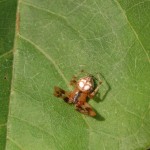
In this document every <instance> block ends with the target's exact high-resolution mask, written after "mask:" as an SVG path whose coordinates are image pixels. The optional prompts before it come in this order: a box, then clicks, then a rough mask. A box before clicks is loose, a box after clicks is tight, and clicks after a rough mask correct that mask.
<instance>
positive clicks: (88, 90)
mask: <svg viewBox="0 0 150 150" xmlns="http://www.w3.org/2000/svg"><path fill="white" fill-rule="evenodd" d="M81 72H83V71H81ZM77 77H78V76H74V77H73V78H72V80H71V81H70V85H72V86H73V87H74V90H73V91H70V92H68V91H65V90H63V89H61V88H59V87H57V86H55V87H54V96H56V97H60V98H62V99H63V100H64V101H65V102H66V103H73V104H74V105H75V109H76V110H77V111H79V112H80V113H83V114H85V115H89V116H92V117H93V116H96V112H95V111H94V110H93V109H92V107H91V106H90V105H89V104H88V103H87V98H90V99H91V98H93V97H94V96H95V94H96V93H97V92H98V90H99V87H100V85H101V84H102V81H100V80H99V83H98V85H97V86H95V84H94V82H95V80H94V79H96V78H95V77H94V76H92V75H87V76H86V77H83V78H80V79H79V80H77Z"/></svg>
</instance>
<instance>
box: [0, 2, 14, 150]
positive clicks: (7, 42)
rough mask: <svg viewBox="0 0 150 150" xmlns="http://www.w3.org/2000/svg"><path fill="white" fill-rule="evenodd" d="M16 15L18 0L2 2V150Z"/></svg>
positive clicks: (0, 62) (5, 130) (0, 17)
mask: <svg viewBox="0 0 150 150" xmlns="http://www.w3.org/2000/svg"><path fill="white" fill-rule="evenodd" d="M8 10H11V11H8ZM15 14H16V0H11V1H8V0H7V1H5V0H0V150H3V149H5V145H6V132H7V118H8V107H9V106H8V105H9V97H10V86H11V78H12V61H13V54H12V52H13V43H14V33H15Z"/></svg>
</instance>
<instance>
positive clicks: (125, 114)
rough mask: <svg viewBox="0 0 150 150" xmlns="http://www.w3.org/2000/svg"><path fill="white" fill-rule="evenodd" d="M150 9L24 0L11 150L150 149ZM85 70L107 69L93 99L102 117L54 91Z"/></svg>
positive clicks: (136, 4)
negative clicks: (77, 108) (83, 111)
mask: <svg viewBox="0 0 150 150" xmlns="http://www.w3.org/2000/svg"><path fill="white" fill-rule="evenodd" d="M149 8H150V7H149V1H138V0H135V1H131V2H130V1H126V2H124V1H123V0H122V1H121V0H118V1H117V0H113V1H110V0H106V1H104V0H103V1H100V0H94V1H93V0H82V1H81V0H80V1H79V0H76V1H68V0H63V1H60V0H51V1H49V0H45V1H40V0H32V1H30V0H22V1H20V2H19V4H18V13H19V14H20V19H19V20H20V21H19V22H18V26H19V27H20V28H18V29H17V30H16V39H15V53H14V63H13V81H12V86H11V87H12V88H11V97H10V106H9V108H10V109H9V116H8V124H7V127H8V131H7V144H6V149H7V150H13V149H15V150H17V149H25V150H33V149H36V150H41V149H44V150H49V149H52V150H55V149H56V150H59V149H64V150H67V149H72V150H73V149H75V150H81V149H82V150H84V149H85V150H86V149H91V150H97V149H111V150H112V149H114V150H117V149H118V150H120V149H122V150H127V149H139V150H140V149H146V148H148V147H149V146H150V120H149V118H150V102H149V99H150V94H149V89H150V84H149V81H150V76H149V75H150V69H149V68H150V58H149V57H150V55H149V47H150V44H149V42H148V37H149V34H148V33H149V31H150V27H149V17H148V14H149V13H150V10H149ZM140 10H141V11H142V12H143V13H141V11H140ZM146 31H147V32H146ZM81 69H84V70H86V71H88V72H90V73H92V74H94V75H95V74H96V73H97V72H100V73H101V74H102V76H101V78H102V80H103V85H102V87H101V89H100V92H99V94H98V95H97V98H95V101H94V100H91V101H90V102H89V103H90V104H91V105H92V107H93V108H94V109H95V110H96V111H97V113H98V117H97V118H90V117H87V116H84V115H82V114H80V113H78V112H76V111H75V110H74V108H73V106H69V105H67V104H66V103H64V102H63V101H62V100H60V99H57V98H55V97H54V96H53V87H54V86H56V85H57V86H60V87H62V88H64V89H66V90H70V88H69V86H68V83H69V80H70V79H71V77H72V76H73V75H74V74H76V73H78V71H79V70H81Z"/></svg>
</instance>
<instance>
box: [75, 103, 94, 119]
mask: <svg viewBox="0 0 150 150" xmlns="http://www.w3.org/2000/svg"><path fill="white" fill-rule="evenodd" d="M75 109H76V110H77V111H79V112H80V113H82V114H85V115H89V116H91V117H94V116H96V112H95V111H94V110H93V109H92V107H91V106H90V105H89V104H88V103H87V102H85V103H84V104H83V105H75Z"/></svg>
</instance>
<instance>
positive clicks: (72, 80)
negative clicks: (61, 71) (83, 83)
mask: <svg viewBox="0 0 150 150" xmlns="http://www.w3.org/2000/svg"><path fill="white" fill-rule="evenodd" d="M83 72H84V70H81V71H80V72H79V73H78V74H77V75H74V76H73V77H72V79H71V80H70V85H72V86H74V87H75V86H76V84H77V78H78V76H79V75H80V74H81V73H83Z"/></svg>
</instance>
